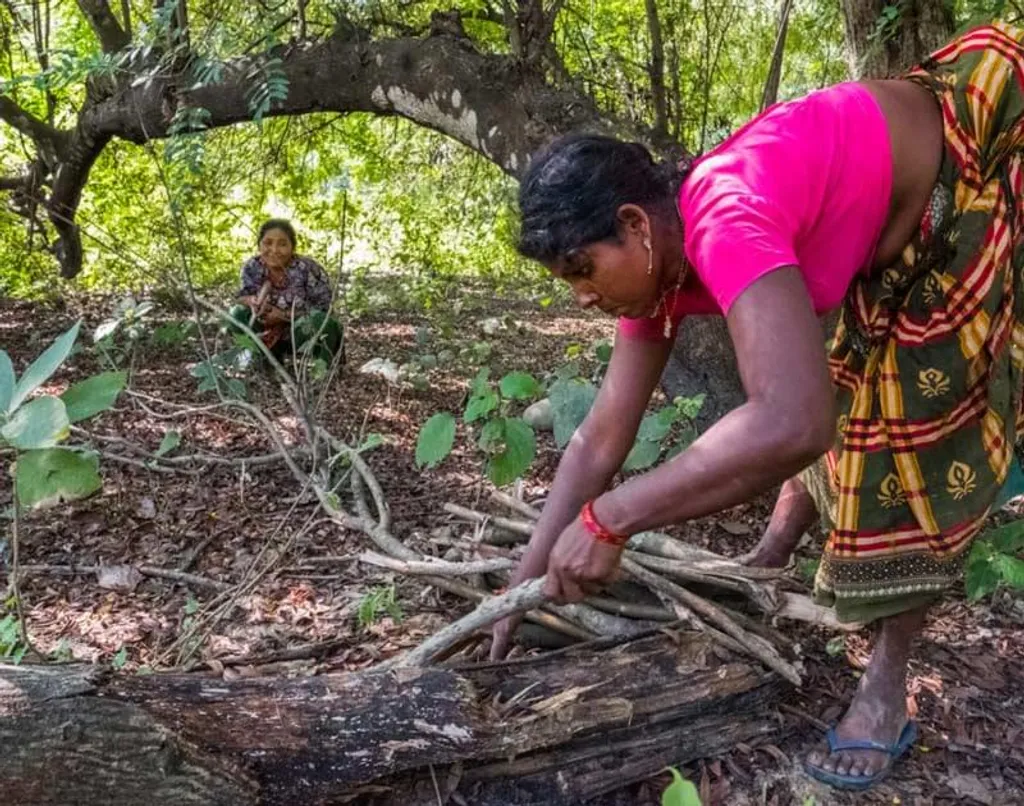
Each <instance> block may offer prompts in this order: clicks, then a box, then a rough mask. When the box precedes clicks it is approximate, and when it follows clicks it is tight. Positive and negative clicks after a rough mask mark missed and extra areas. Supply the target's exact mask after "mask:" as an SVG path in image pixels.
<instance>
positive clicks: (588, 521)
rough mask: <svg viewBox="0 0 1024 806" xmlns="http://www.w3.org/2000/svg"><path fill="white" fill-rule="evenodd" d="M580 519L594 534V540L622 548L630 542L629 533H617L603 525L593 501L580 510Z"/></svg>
mask: <svg viewBox="0 0 1024 806" xmlns="http://www.w3.org/2000/svg"><path fill="white" fill-rule="evenodd" d="M580 520H581V521H583V525H584V526H585V527H586V529H587V531H588V532H590V534H592V535H593V536H594V540H596V541H597V542H598V543H607V544H608V545H610V546H616V547H617V548H622V547H623V546H624V545H626V543H627V542H629V535H618V534H615V532H610V531H608V530H607V529H605V528H604V527H603V526H602V525H601V522H600V521H599V520H598V519H597V516H596V515H595V514H594V502H593V501H587V503H585V504H584V505H583V509H582V510H580Z"/></svg>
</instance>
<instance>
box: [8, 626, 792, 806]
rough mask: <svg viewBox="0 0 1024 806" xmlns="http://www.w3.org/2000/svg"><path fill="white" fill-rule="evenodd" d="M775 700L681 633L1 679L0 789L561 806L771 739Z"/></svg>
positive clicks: (68, 795) (106, 801)
mask: <svg viewBox="0 0 1024 806" xmlns="http://www.w3.org/2000/svg"><path fill="white" fill-rule="evenodd" d="M784 687H785V684H784V683H782V681H781V680H780V679H779V677H778V676H777V675H775V674H773V673H771V672H769V671H767V670H765V669H764V668H763V667H762V666H761V665H760V664H757V663H755V662H751V661H749V660H748V659H747V658H744V657H741V656H738V655H735V654H732V653H730V652H729V651H727V650H725V649H723V648H721V647H720V646H716V645H715V643H714V642H713V641H712V640H711V639H710V638H709V637H708V636H706V635H703V634H700V633H696V632H683V633H672V634H661V633H657V634H654V635H650V636H647V637H645V638H641V639H638V640H634V641H632V642H630V643H626V644H620V645H617V646H609V645H608V644H607V642H606V643H603V644H602V643H599V642H595V643H594V644H590V645H577V646H573V647H569V648H567V649H564V650H558V651H555V652H551V653H547V654H545V655H541V656H538V657H531V658H520V659H516V660H512V661H506V662H502V663H492V664H476V665H467V666H462V667H455V668H439V667H431V668H421V667H418V668H400V669H394V670H391V671H379V670H373V671H368V672H362V673H352V674H327V675H322V676H317V677H307V678H296V679H267V678H260V679H240V680H234V681H230V682H229V681H225V680H222V679H220V678H216V677H206V676H201V675H198V674H191V675H182V674H174V675H170V674H168V675H164V674H154V675H146V676H131V677H128V676H111V675H109V674H104V673H103V672H99V671H97V670H96V669H95V668H94V667H80V666H50V667H33V666H0V746H2V747H3V748H4V752H3V753H0V791H2V792H3V793H4V797H3V800H4V802H6V803H12V804H14V803H17V804H22V803H24V804H29V803H31V804H34V805H38V806H42V805H43V804H53V805H55V806H56V805H63V804H68V805H70V804H74V805H75V806H101V805H102V806H122V804H123V805H124V806H128V805H129V804H130V805H131V806H136V804H138V803H146V804H147V806H163V804H174V805H175V806H188V804H231V806H245V805H246V804H271V805H273V804H282V805H283V804H296V803H303V804H321V803H323V804H326V803H358V804H365V806H398V804H401V805H402V806H415V805H416V804H422V806H428V805H429V806H436V804H438V803H442V804H444V803H454V804H458V803H470V804H474V806H512V805H513V804H515V806H530V804H535V806H541V804H543V806H559V804H565V806H568V804H580V803H585V802H587V801H589V800H591V799H593V798H596V797H598V796H600V795H602V794H603V793H606V792H609V791H612V790H614V789H618V788H620V787H622V786H624V785H627V784H629V783H631V782H634V781H638V780H642V779H645V778H648V777H650V776H652V775H655V774H657V773H658V772H659V771H660V770H661V769H663V768H664V767H665V766H667V765H670V764H682V763H686V762H687V761H690V760H693V759H695V758H703V757H707V756H711V755H714V754H716V753H720V752H723V751H725V750H726V749H728V748H730V747H732V746H734V745H735V744H737V743H738V742H746V743H748V744H749V743H750V742H752V741H756V740H758V738H759V737H764V736H767V735H769V734H771V733H773V732H774V731H775V730H776V726H777V720H776V719H775V718H774V713H775V705H776V703H777V701H778V699H779V697H780V694H781V692H782V691H783V689H784Z"/></svg>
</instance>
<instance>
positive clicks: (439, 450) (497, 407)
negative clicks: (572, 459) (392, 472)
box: [416, 367, 541, 487]
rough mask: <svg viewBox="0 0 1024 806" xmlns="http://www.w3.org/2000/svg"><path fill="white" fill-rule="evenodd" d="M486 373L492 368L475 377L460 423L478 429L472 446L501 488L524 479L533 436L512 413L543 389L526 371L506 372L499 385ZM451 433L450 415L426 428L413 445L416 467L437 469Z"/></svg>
mask: <svg viewBox="0 0 1024 806" xmlns="http://www.w3.org/2000/svg"><path fill="white" fill-rule="evenodd" d="M490 374H491V371H490V368H489V367H483V368H482V369H481V370H480V371H479V372H478V373H477V374H476V376H475V377H474V378H473V381H472V384H471V385H470V393H469V396H468V398H467V400H466V406H465V409H464V411H463V414H462V420H463V422H464V423H465V424H466V425H467V426H468V427H470V428H473V429H479V431H478V434H477V440H476V445H477V448H478V449H479V450H480V452H481V453H482V454H483V455H484V457H486V473H487V477H488V478H489V479H490V480H491V482H492V483H493V484H494V485H495V486H496V487H502V486H504V485H506V484H510V483H511V482H513V481H515V480H516V479H517V478H519V477H520V476H522V475H523V474H524V473H525V472H526V471H527V470H528V469H529V467H530V464H531V463H532V462H533V457H534V455H535V453H536V450H537V438H536V435H535V434H534V431H533V428H532V427H531V426H530V425H529V423H527V422H526V421H525V420H523V419H522V418H521V417H516V416H512V414H511V409H512V407H513V406H514V405H515V404H516V403H522V402H524V401H531V400H534V399H535V398H537V397H538V396H539V395H540V393H541V386H540V384H539V383H538V382H537V379H536V378H534V377H533V376H532V375H530V374H529V373H526V372H510V373H508V374H507V375H505V376H504V377H503V378H501V380H500V381H499V382H498V383H497V384H494V383H493V382H492V381H491V380H490ZM455 428H456V422H455V416H454V415H453V414H451V413H449V412H439V413H437V414H435V415H433V416H432V417H431V418H430V419H429V420H427V422H426V423H424V425H423V427H422V428H421V429H420V435H419V438H418V439H417V442H416V464H417V466H418V467H424V466H426V467H436V466H437V465H438V464H439V463H440V462H442V461H443V460H444V459H445V457H447V456H448V454H449V453H451V450H452V446H453V445H454V443H455Z"/></svg>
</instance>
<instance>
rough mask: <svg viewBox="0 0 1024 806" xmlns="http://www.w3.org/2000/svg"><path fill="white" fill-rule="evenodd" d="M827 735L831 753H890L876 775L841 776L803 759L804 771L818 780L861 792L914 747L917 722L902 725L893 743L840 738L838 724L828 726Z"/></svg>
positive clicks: (872, 784) (878, 779) (880, 777)
mask: <svg viewBox="0 0 1024 806" xmlns="http://www.w3.org/2000/svg"><path fill="white" fill-rule="evenodd" d="M825 738H826V740H827V741H828V752H829V755H834V754H835V753H840V752H842V751H843V750H877V751H878V752H880V753H885V754H886V755H887V756H889V761H888V763H887V764H886V765H885V766H884V767H882V769H880V770H879V771H878V772H876V773H875V774H874V775H840V774H839V773H837V772H829V771H828V770H826V769H823V768H822V767H818V766H817V765H815V764H811V763H810V762H809V761H805V762H804V770H805V771H806V772H807V774H808V775H810V776H811V777H812V778H814V779H815V780H817V781H821V782H822V783H823V784H828V785H829V786H832V787H835V788H836V789H847V790H854V791H862V790H865V789H870V788H871V787H873V786H874V785H875V784H877V783H878V782H879V781H881V780H882V779H883V778H884V777H885V776H886V775H888V774H889V773H890V772H891V771H892V768H893V765H894V764H895V763H896V761H897V760H898V759H899V758H900V756H902V755H903V754H904V753H906V752H907V751H908V750H909V749H910V748H911V747H912V746H913V744H914V742H915V741H917V724H916V723H914V722H912V721H908V722H907V724H906V725H904V726H903V730H902V731H901V732H900V737H899V738H898V739H897V740H896V742H895V743H894V744H891V745H889V744H882V743H881V742H876V741H874V740H873V739H840V738H839V737H838V736H837V735H836V729H835V726H833V727H831V728H829V729H828V733H826V734H825Z"/></svg>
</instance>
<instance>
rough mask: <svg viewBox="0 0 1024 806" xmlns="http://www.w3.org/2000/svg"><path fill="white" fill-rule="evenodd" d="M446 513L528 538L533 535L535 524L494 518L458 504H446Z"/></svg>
mask: <svg viewBox="0 0 1024 806" xmlns="http://www.w3.org/2000/svg"><path fill="white" fill-rule="evenodd" d="M444 511H445V512H447V513H448V514H450V515H455V516H456V517H457V518H462V520H465V521H473V522H474V523H493V524H494V525H495V526H497V527H499V528H501V529H505V530H506V531H509V532H515V533H516V534H520V535H525V536H527V537H529V536H530V535H531V534H533V524H531V523H529V522H528V521H521V520H513V519H512V518H501V517H496V516H495V517H492V516H491V515H487V514H485V513H483V512H477V511H476V510H475V509H468V508H466V507H460V506H459V505H458V504H445V505H444Z"/></svg>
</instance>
